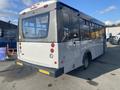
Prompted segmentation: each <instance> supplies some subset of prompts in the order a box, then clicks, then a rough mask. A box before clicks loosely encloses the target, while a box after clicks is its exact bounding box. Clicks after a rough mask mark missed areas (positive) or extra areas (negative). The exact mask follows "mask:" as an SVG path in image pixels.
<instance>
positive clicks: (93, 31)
mask: <svg viewBox="0 0 120 90" xmlns="http://www.w3.org/2000/svg"><path fill="white" fill-rule="evenodd" d="M90 37H91V39H95V38H96V33H95V24H94V23H91V24H90Z"/></svg>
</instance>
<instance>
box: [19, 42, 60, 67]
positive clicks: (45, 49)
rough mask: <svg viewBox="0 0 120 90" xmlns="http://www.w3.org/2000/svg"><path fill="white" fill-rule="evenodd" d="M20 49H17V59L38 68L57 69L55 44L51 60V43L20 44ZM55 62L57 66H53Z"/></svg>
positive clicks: (56, 47) (56, 48)
mask: <svg viewBox="0 0 120 90" xmlns="http://www.w3.org/2000/svg"><path fill="white" fill-rule="evenodd" d="M18 46H19V44H18ZM21 47H22V48H21V49H19V48H18V58H19V59H20V60H22V61H25V62H28V63H31V64H35V65H39V66H44V67H49V68H58V46H57V44H55V48H54V50H55V51H54V53H53V58H50V54H51V52H50V49H51V43H31V42H21ZM55 61H56V62H57V64H54V62H55Z"/></svg>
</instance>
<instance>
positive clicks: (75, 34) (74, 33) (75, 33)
mask: <svg viewBox="0 0 120 90" xmlns="http://www.w3.org/2000/svg"><path fill="white" fill-rule="evenodd" d="M70 15H71V32H70V33H71V35H70V39H74V40H76V41H78V40H79V16H78V13H76V12H74V11H71V14H70Z"/></svg>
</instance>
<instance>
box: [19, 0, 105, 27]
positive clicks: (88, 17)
mask: <svg viewBox="0 0 120 90" xmlns="http://www.w3.org/2000/svg"><path fill="white" fill-rule="evenodd" d="M57 2H58V3H60V4H62V5H64V6H66V7H68V8H71V9H72V10H74V11H76V12H78V13H79V14H80V15H81V16H82V17H84V18H85V19H87V20H89V21H91V22H93V23H96V24H99V25H102V26H105V24H104V23H103V22H101V21H99V20H97V19H95V18H93V17H91V16H89V15H86V14H85V13H83V12H80V11H79V10H77V9H75V8H73V7H71V6H69V5H66V4H64V3H62V2H60V1H58V0H49V1H42V2H39V3H36V4H34V5H32V6H31V7H29V8H27V9H24V10H23V11H21V12H20V14H23V13H27V12H30V11H33V10H36V9H38V8H41V7H44V6H45V5H50V4H53V3H57Z"/></svg>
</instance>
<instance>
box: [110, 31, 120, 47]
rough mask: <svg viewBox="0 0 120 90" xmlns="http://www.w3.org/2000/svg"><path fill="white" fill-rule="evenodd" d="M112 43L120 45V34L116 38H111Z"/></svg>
mask: <svg viewBox="0 0 120 90" xmlns="http://www.w3.org/2000/svg"><path fill="white" fill-rule="evenodd" d="M110 43H111V44H116V45H120V33H118V34H117V35H116V36H113V37H111V38H110Z"/></svg>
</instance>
